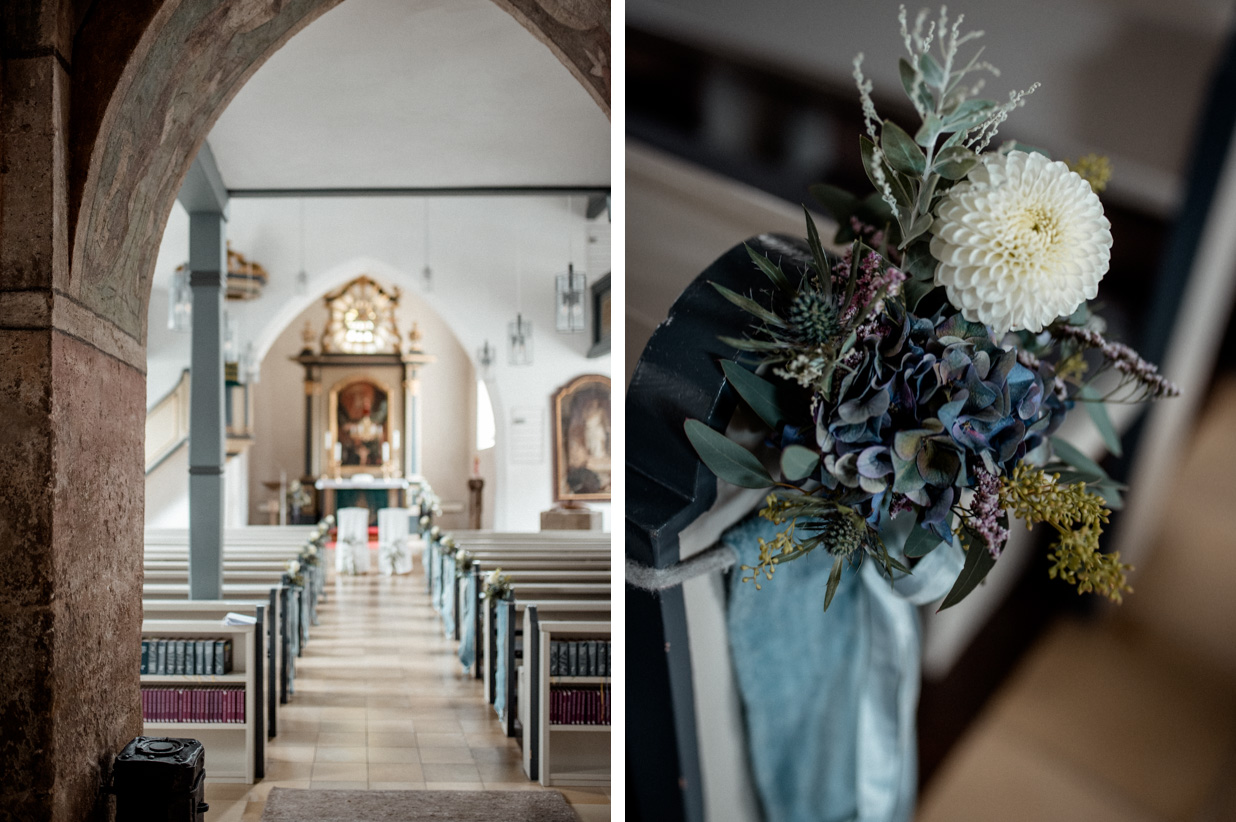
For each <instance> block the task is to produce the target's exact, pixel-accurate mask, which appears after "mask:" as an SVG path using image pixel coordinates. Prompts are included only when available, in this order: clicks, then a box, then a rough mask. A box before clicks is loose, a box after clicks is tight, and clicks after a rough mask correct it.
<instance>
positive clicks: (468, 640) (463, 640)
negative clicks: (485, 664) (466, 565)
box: [459, 571, 476, 671]
mask: <svg viewBox="0 0 1236 822" xmlns="http://www.w3.org/2000/svg"><path fill="white" fill-rule="evenodd" d="M459 618H460V619H462V620H463V623H462V624H461V625H460V626H459V627H460V631H459V664H460V665H463V667H464V670H465V671H467V670H469V669H471V668H472V665H473V663H475V662H476V574H475V573H473V572H472V571H468V572H467V574H465V575H464V592H463V604H462V606H461V607H460V609H459Z"/></svg>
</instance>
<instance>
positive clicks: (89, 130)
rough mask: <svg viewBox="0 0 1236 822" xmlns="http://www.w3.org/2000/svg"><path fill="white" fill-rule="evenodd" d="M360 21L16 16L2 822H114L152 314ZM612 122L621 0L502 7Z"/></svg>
mask: <svg viewBox="0 0 1236 822" xmlns="http://www.w3.org/2000/svg"><path fill="white" fill-rule="evenodd" d="M337 2H339V0H123V2H122V1H121V0H11V2H6V3H4V4H0V45H2V46H3V49H2V51H0V54H2V63H0V69H2V71H0V407H3V409H4V411H3V412H2V413H0V567H3V569H4V571H3V573H0V645H2V646H3V647H4V648H5V649H6V651H7V652H8V653H7V656H8V659H7V660H6V664H5V665H4V666H3V667H0V773H3V774H4V779H3V780H2V781H0V820H4V819H21V820H26V819H49V820H66V821H67V820H82V819H107V818H108V817H109V814H110V810H109V808H110V802H109V801H108V799H107V795H106V793H105V790H104V786H105V785H106V784H107V780H108V778H109V772H110V764H111V760H112V757H113V756H114V755H115V753H116V752H118V751H119V749H120V748H121V746H122V745H123V744H124V742H126V741H127V740H128V739H129V738H131V737H132V736H134V735H136V734H137V733H139V732H140V730H141V715H140V709H139V705H140V701H139V697H138V678H137V674H136V672H137V670H138V664H139V661H138V655H139V653H140V643H139V639H140V630H141V579H142V564H141V554H142V546H141V540H142V536H141V535H142V507H143V487H144V483H143V479H144V472H143V464H142V462H143V461H142V431H143V419H144V417H145V402H144V398H145V390H144V388H145V376H144V371H145V337H146V328H145V323H146V305H147V301H148V300H149V292H150V276H151V271H152V269H153V266H154V261H155V256H156V253H157V249H158V245H159V239H160V237H161V235H162V232H163V227H164V223H165V221H166V218H167V215H168V213H169V211H170V210H171V205H172V201H173V199H174V197H175V196H176V192H177V189H178V188H179V186H180V183H181V180H182V179H183V177H184V175H185V173H186V172H187V170H188V168H189V165H190V163H191V162H192V159H193V157H194V155H195V154H196V152H197V150H198V147H199V146H200V145H201V143H202V141H203V140H204V139H205V136H206V134H207V132H208V131H209V129H210V126H211V125H212V124H213V122H214V120H215V118H216V117H217V115H218V114H219V113H220V112H221V111H222V109H223V108H224V107H225V106H226V105H227V103H228V101H229V100H230V99H231V97H232V96H233V95H234V94H235V93H236V91H237V90H238V89H239V88H240V87H241V86H242V85H243V84H244V82H245V80H246V79H248V77H249V76H250V75H251V74H252V73H253V72H254V71H255V70H256V69H257V67H258V66H259V65H261V63H262V62H263V61H264V60H265V59H266V57H268V56H269V55H270V54H271V53H273V52H274V51H275V50H277V49H278V48H279V47H280V46H281V45H282V44H283V43H284V42H286V41H287V40H288V39H289V38H290V37H292V36H293V35H294V34H295V33H296V32H297V31H298V30H300V29H301V28H303V27H304V26H305V25H307V24H308V23H309V22H310V21H312V20H313V19H315V18H316V17H317V16H319V15H321V14H322V13H323V12H325V11H326V10H327V9H329V8H331V7H332V6H333V5H335V4H336V3H337ZM495 2H497V3H498V4H499V5H500V6H501V7H502V8H504V9H505V10H507V11H508V12H509V13H511V14H512V15H513V16H514V17H515V18H516V19H517V20H519V22H520V23H521V24H523V25H524V26H525V27H526V28H527V29H528V30H529V31H530V32H531V33H532V34H533V35H534V36H536V37H537V39H539V40H540V41H541V42H543V43H544V44H546V46H547V47H549V48H550V49H551V51H553V52H554V54H555V55H556V56H557V57H558V58H559V59H560V60H561V61H562V62H563V63H564V64H565V65H566V67H567V68H568V69H569V70H570V71H571V72H572V74H573V75H574V76H575V77H576V78H577V79H578V80H579V81H580V82H581V84H582V85H583V86H584V87H585V88H586V89H587V90H588V92H589V94H591V95H592V97H593V98H594V100H596V101H597V103H598V105H600V106H601V108H602V109H604V110H605V111H606V113H607V114H608V111H609V103H608V100H609V25H610V21H609V10H608V4H607V3H605V2H603V0H495Z"/></svg>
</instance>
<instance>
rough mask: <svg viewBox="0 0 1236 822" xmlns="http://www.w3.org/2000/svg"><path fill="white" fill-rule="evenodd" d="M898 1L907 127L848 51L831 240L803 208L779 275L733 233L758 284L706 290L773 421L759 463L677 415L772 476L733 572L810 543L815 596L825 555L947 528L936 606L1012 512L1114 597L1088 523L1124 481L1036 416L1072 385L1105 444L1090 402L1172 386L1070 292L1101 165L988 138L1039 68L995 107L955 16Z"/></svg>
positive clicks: (872, 553)
mask: <svg viewBox="0 0 1236 822" xmlns="http://www.w3.org/2000/svg"><path fill="white" fill-rule="evenodd" d="M901 20H902V34H903V38H904V40H905V43H906V48H907V51H908V52H909V59H907V58H902V59H901V61H900V69H901V78H902V82H903V85H904V88H905V91H906V93H907V94H908V96H909V97H910V100H911V102H912V103H913V105H914V107H915V109H916V111H917V112H918V114H919V115H920V117H921V123H920V124H919V126H918V127H917V128H916V129H915V131H914V134H913V135H911V134H910V132H908V131H906V130H905V129H903V128H901V127H900V126H898V125H897V124H896V123H893V122H892V121H889V120H885V121H881V120H880V119H879V118H878V116H877V114H876V111H875V106H874V104H873V102H872V100H871V96H870V92H871V89H872V85H871V83H870V82H869V81H867V80H866V79H865V78H864V76H863V74H862V68H861V66H862V55H859V57H858V58H857V59H856V60H855V69H854V74H855V78H856V81H857V83H858V88H859V92H860V96H861V98H862V103H863V112H864V118H865V122H866V128H867V133H866V135H864V136H861V137H860V140H859V142H860V151H861V155H862V160H863V165H864V167H865V168H866V171H867V174H868V177H869V179H870V181H871V183H872V185H873V187H874V188H875V192H874V193H873V194H869V195H867V196H865V197H862V198H860V197H857V196H854V195H852V194H850V193H848V192H845V191H842V190H840V189H838V188H835V187H832V186H825V185H818V186H813V187H812V192H813V194H814V195H815V196H816V198H817V199H818V200H819V201H820V203H821V204H822V205H823V207H824V208H825V210H826V211H828V212H829V213H830V214H831V215H832V216H833V217H834V218H835V219H836V220H837V222H838V224H839V226H840V228H839V229H838V232H837V234H836V237H835V238H834V240H835V242H836V243H837V244H838V245H840V244H847V246H846V248H845V250H844V252H843V253H842V254H841V256H840V257H836V256H832V255H830V254H828V253H826V252H825V250H824V248H823V245H822V243H821V240H820V236H819V234H818V231H817V230H816V227H815V224H814V222H813V221H812V219H811V215H810V214H809V213H808V214H807V243H808V246H809V248H810V256H811V262H810V264H809V265H808V266H807V267H806V270H805V271H801V272H796V273H797V274H799V275H800V276H792V275H791V273H789V272H787V271H785V270H784V269H783V267H782V264H781V263H779V262H776V261H773V260H771V259H769V258H768V257H766V256H764V255H762V254H760V253H758V252H756V251H754V250H752V249H748V251H749V253H750V256H751V259H752V263H753V269H754V270H757V271H759V272H761V273H762V275H763V276H764V277H765V278H767V281H768V282H769V283H771V287H770V288H765V289H763V290H759V289H755V288H753V294H752V296H745V295H741V294H738V293H735V292H733V291H731V290H729V289H726V288H725V287H723V286H720V285H717V286H716V287H717V289H718V290H719V291H720V292H721V293H722V295H723V296H725V298H726V299H728V300H730V301H731V302H733V303H735V304H736V305H738V306H739V307H741V308H743V309H744V310H746V311H747V312H748V313H750V314H751V315H752V317H753V318H754V319H755V321H754V322H753V324H752V326H751V328H749V329H747V334H746V335H745V336H742V337H737V338H735V337H726V338H723V339H724V340H725V341H726V342H727V343H729V344H730V345H732V346H733V347H734V348H737V349H739V350H740V351H744V352H748V353H749V355H750V358H749V359H748V364H749V365H751V366H755V367H759V366H765V367H766V370H765V372H764V373H763V375H762V376H757V375H756V374H755V373H753V372H752V371H751V370H749V369H748V368H746V367H744V365H742V364H739V363H737V362H729V361H727V362H724V363H722V366H723V368H724V371H725V375H726V378H727V380H728V382H729V384H730V385H731V386H732V387H733V388H734V389H735V391H736V392H737V393H738V394H739V396H740V397H742V399H743V400H744V402H745V403H746V404H747V405H748V406H749V407H750V408H751V410H752V411H754V412H755V414H756V415H757V416H758V417H759V418H760V419H761V420H762V421H763V422H764V423H765V424H767V426H768V428H769V429H770V433H769V438H768V442H769V443H770V444H771V445H773V446H774V447H775V448H777V449H779V450H780V458H779V463H780V478H779V479H778V478H774V476H773V475H772V474H771V473H770V472H769V471H767V470H766V469H765V468H764V466H763V464H762V463H761V462H760V461H759V459H757V458H756V456H755V455H753V454H752V453H750V452H749V451H747V450H746V449H744V448H743V447H742V446H740V445H738V444H737V443H735V442H733V441H731V440H729V439H727V438H726V437H725V436H723V435H722V434H719V433H718V432H716V431H714V430H712V429H710V428H708V427H707V426H706V425H704V424H703V423H701V422H699V421H696V420H688V421H687V423H686V432H687V436H688V437H689V438H690V440H691V442H692V444H693V446H694V447H695V449H696V451H697V452H698V454H699V455H700V458H701V459H702V460H703V461H704V463H705V464H706V465H707V466H708V467H709V468H710V469H711V470H712V471H713V472H714V473H715V474H717V476H719V477H721V478H722V479H724V480H726V481H728V482H731V483H733V484H735V485H740V486H744V487H751V488H764V487H767V488H775V491H774V492H773V493H772V494H770V495H769V497H768V500H767V504H766V506H765V507H764V508H763V510H762V511H761V512H760V513H761V515H762V516H763V517H765V518H766V519H767V520H769V521H770V522H772V523H774V524H776V525H778V526H785V527H784V529H783V530H781V531H780V533H779V534H778V535H777V536H776V538H775V539H773V540H768V541H762V542H761V550H760V555H759V561H758V562H757V563H756V564H755V565H753V566H746V567H745V568H744V570H745V571H746V579H747V580H749V581H752V582H755V583H756V585H757V587H759V585H760V582H761V581H764V582H767V581H769V580H771V579H772V576H773V571H774V570H775V568H776V567H777V566H778V565H780V564H782V563H785V562H788V561H791V560H794V559H798V558H800V557H802V556H805V555H807V554H809V553H811V552H812V551H814V550H816V549H817V548H822V549H823V550H825V551H827V552H828V553H830V554H831V555H832V556H833V557H834V562H833V566H832V574H831V576H830V579H829V583H828V587H827V590H826V592H825V595H824V605H825V608H827V607H828V603H829V602H830V601H831V599H832V596H833V594H834V593H835V591H836V589H837V585H838V583H839V581H840V579H841V574H842V572H843V568H844V567H845V566H847V565H857V564H858V563H860V562H861V561H862V559H863V558H864V557H870V558H872V559H873V560H874V561H876V562H877V563H879V564H880V566H881V567H882V568H883V569H884V571H885V573H886V574H888V575H889V576H890V577H891V576H892V575H893V574H894V573H895V572H897V573H911V572H912V568H911V567H910V565H911V564H912V563H913V561H914V560H916V559H918V558H920V557H923V556H925V555H926V554H927V553H929V552H931V551H932V550H934V549H935V548H936V547H937V546H939V545H941V544H947V543H950V542H958V543H959V544H960V545H961V547H962V548H963V549H964V551H965V565H964V568H963V569H962V571H961V573H960V575H959V576H958V578H957V581H956V584H955V585H954V586H953V588H952V589H951V590H950V591H949V593H948V595H947V596H946V597H945V599H944V602H943V604H942V607H945V608H947V607H949V606H952V605H955V604H956V603H958V602H960V601H961V600H962V599H963V598H964V597H965V596H966V595H967V594H968V593H970V592H971V591H972V590H973V589H974V588H975V587H976V586H977V585H978V584H979V583H980V582H981V581H982V580H983V578H984V577H985V576H986V574H987V572H988V571H989V570H990V569H991V568H992V566H993V565H994V564H995V562H996V560H997V559H998V558H999V556H1000V552H1001V550H1002V548H1003V546H1004V543H1005V541H1006V539H1007V537H1008V527H1009V526H1008V521H1009V517H1010V516H1013V517H1015V518H1018V519H1021V520H1023V521H1024V522H1025V523H1026V524H1027V525H1028V526H1030V525H1033V524H1036V523H1047V524H1048V525H1049V526H1050V527H1052V528H1053V529H1054V530H1056V531H1057V537H1058V538H1057V539H1056V541H1055V542H1054V544H1053V545H1052V548H1051V552H1050V554H1049V555H1048V558H1049V561H1050V562H1051V566H1050V568H1049V573H1050V575H1051V576H1052V577H1053V578H1055V577H1057V576H1058V577H1060V578H1062V579H1064V580H1065V581H1067V582H1069V583H1071V584H1074V585H1076V586H1077V588H1078V591H1079V592H1088V591H1094V592H1096V593H1100V594H1103V595H1104V596H1107V597H1109V598H1111V599H1113V600H1115V601H1120V599H1121V596H1122V594H1123V593H1127V592H1128V591H1129V590H1130V588H1129V585H1128V581H1127V572H1128V570H1129V567H1128V566H1126V565H1124V564H1123V563H1121V561H1120V558H1119V556H1118V555H1116V554H1105V553H1103V552H1102V551H1100V549H1099V537H1100V535H1101V533H1102V529H1103V525H1104V524H1106V523H1107V520H1108V515H1109V513H1110V510H1111V509H1114V508H1119V507H1120V505H1121V496H1120V491H1121V487H1120V486H1119V485H1118V484H1117V483H1116V482H1114V481H1113V480H1112V479H1111V478H1110V477H1109V476H1108V475H1107V474H1106V473H1105V472H1104V470H1103V469H1102V468H1101V467H1100V466H1099V465H1098V464H1097V463H1096V462H1094V461H1093V460H1091V459H1090V458H1089V457H1087V456H1086V455H1084V454H1083V453H1082V452H1081V451H1079V450H1078V449H1077V448H1075V447H1074V446H1072V445H1070V444H1069V443H1068V442H1067V441H1065V440H1063V439H1061V438H1059V437H1057V436H1054V435H1055V433H1056V431H1057V430H1058V429H1059V427H1060V425H1061V423H1062V422H1063V421H1064V419H1065V417H1066V415H1067V414H1068V413H1069V412H1070V411H1071V410H1073V409H1075V408H1076V406H1077V405H1079V404H1080V405H1082V406H1083V407H1085V409H1086V411H1087V413H1088V414H1089V416H1090V418H1091V419H1092V420H1093V423H1094V424H1095V426H1097V428H1098V430H1099V432H1100V433H1101V434H1102V436H1103V440H1104V442H1105V444H1106V446H1107V448H1108V450H1110V451H1111V452H1112V453H1113V454H1116V455H1119V454H1120V453H1121V449H1120V442H1119V438H1118V435H1117V433H1116V429H1115V426H1114V425H1113V424H1112V422H1111V419H1110V416H1109V414H1108V412H1107V410H1106V403H1110V402H1137V401H1142V400H1149V399H1155V398H1160V397H1170V396H1175V395H1176V394H1177V393H1178V391H1177V389H1176V388H1175V386H1174V385H1173V384H1172V383H1171V382H1170V381H1168V380H1167V379H1165V378H1164V377H1163V376H1161V375H1160V374H1159V373H1158V371H1157V369H1156V368H1155V366H1154V365H1152V364H1150V363H1147V362H1146V361H1145V360H1143V359H1142V358H1141V357H1139V356H1138V355H1137V354H1136V353H1135V352H1134V351H1133V350H1132V349H1130V348H1129V347H1128V346H1125V345H1123V344H1121V343H1118V342H1113V341H1110V340H1108V339H1107V338H1106V337H1105V336H1104V333H1103V332H1104V329H1105V325H1104V323H1103V321H1102V319H1101V318H1100V317H1099V316H1098V314H1097V313H1095V312H1093V311H1092V310H1091V309H1090V308H1089V306H1088V303H1087V301H1088V300H1091V299H1093V298H1094V297H1095V296H1096V294H1097V293H1098V286H1099V281H1100V280H1101V279H1102V277H1103V275H1104V274H1105V273H1106V272H1107V269H1108V263H1109V260H1110V256H1111V246H1112V236H1111V232H1110V225H1109V223H1108V220H1107V218H1106V217H1104V215H1103V207H1102V204H1101V202H1100V200H1099V196H1098V195H1099V192H1101V191H1102V190H1103V188H1104V186H1105V184H1106V182H1107V178H1108V176H1110V169H1109V167H1108V165H1107V163H1106V161H1105V160H1102V159H1101V158H1094V157H1090V158H1086V159H1085V160H1084V161H1082V162H1079V163H1075V164H1073V165H1072V166H1070V165H1068V164H1066V163H1063V162H1059V161H1053V160H1051V159H1050V158H1049V157H1048V156H1047V155H1046V153H1045V152H1043V151H1042V150H1040V149H1036V148H1029V147H1026V146H1022V145H1020V144H1018V143H1012V142H1010V143H1005V144H1003V145H1001V146H1000V147H999V148H997V149H995V150H988V148H989V145H990V143H991V141H992V138H993V137H994V135H995V133H996V130H997V128H998V127H999V126H1000V124H1002V123H1003V122H1004V120H1005V118H1007V117H1008V115H1009V114H1010V113H1011V112H1012V111H1013V110H1014V109H1016V108H1018V107H1020V106H1022V105H1023V103H1024V98H1025V96H1026V95H1027V94H1029V93H1030V92H1032V91H1034V90H1035V88H1037V86H1031V88H1030V89H1029V90H1028V91H1026V92H1014V93H1011V94H1010V95H1009V99H1008V100H1007V101H1006V102H1004V103H996V102H994V101H991V100H983V99H978V98H977V97H976V96H975V95H976V94H977V92H978V91H979V90H980V89H981V88H982V81H981V79H978V78H977V77H976V76H975V75H978V74H981V73H984V72H988V73H990V72H993V71H994V70H993V69H992V68H991V67H990V66H989V65H988V64H987V63H984V62H981V61H980V60H979V59H978V56H977V55H975V56H974V57H973V58H971V59H969V60H963V59H961V58H960V54H959V51H958V50H959V48H960V47H961V46H962V45H964V44H965V43H967V42H968V41H970V40H972V39H974V38H976V37H978V36H980V34H981V33H977V32H976V33H969V34H962V33H961V31H960V28H959V24H960V22H961V18H960V17H959V18H958V19H957V21H955V22H954V24H953V26H952V28H949V27H948V26H947V18H946V17H945V16H944V14H943V13H942V14H941V19H940V22H939V25H938V26H936V25H934V24H926V25H925V23H926V16H925V14H920V16H919V18H918V20H917V23H916V25H915V27H914V29H913V30H912V31H911V30H909V29H908V27H907V22H906V19H905V10H904V8H903V9H902V16H901ZM933 34H938V43H939V45H940V52H941V56H940V58H939V59H937V58H936V57H935V56H933V54H932V43H933ZM897 514H905V515H907V516H912V517H913V518H914V520H915V525H914V527H913V528H912V530H911V531H910V533H909V536H908V538H907V539H906V542H905V546H904V554H903V555H902V556H900V557H898V556H894V555H893V554H892V553H890V552H889V551H888V550H887V549H886V547H885V545H884V543H883V541H882V540H881V536H880V523H881V522H882V521H884V520H887V519H888V518H889V517H891V516H894V515H897Z"/></svg>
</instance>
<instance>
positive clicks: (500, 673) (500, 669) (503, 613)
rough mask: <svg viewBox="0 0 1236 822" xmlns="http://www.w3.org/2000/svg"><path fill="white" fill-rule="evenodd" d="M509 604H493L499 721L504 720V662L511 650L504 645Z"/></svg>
mask: <svg viewBox="0 0 1236 822" xmlns="http://www.w3.org/2000/svg"><path fill="white" fill-rule="evenodd" d="M510 608H511V603H509V602H507V601H506V600H499V601H497V602H495V603H494V630H495V631H497V634H498V641H497V643H496V645H497V646H498V647H497V648H496V649H495V652H494V661H495V662H496V663H497V664H496V665H495V666H494V667H495V669H496V670H495V672H494V710H495V711H497V712H498V717H499V718H500V719H505V718H506V660H507V655H508V654H510V653H511V649H510V648H508V647H507V644H506V621H507V620H508V619H509V618H510Z"/></svg>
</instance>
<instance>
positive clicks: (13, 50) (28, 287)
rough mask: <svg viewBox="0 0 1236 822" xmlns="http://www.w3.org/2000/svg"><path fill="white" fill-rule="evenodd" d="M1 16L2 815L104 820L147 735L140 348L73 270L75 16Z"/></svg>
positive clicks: (10, 10)
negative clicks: (114, 777)
mask: <svg viewBox="0 0 1236 822" xmlns="http://www.w3.org/2000/svg"><path fill="white" fill-rule="evenodd" d="M2 5H3V8H2V10H0V39H3V40H4V41H5V48H4V51H3V55H2V56H0V157H3V163H2V164H0V408H2V409H3V411H2V412H0V568H2V569H3V571H0V648H3V649H4V664H3V665H0V820H10V819H12V820H27V819H38V820H52V822H81V820H106V819H108V818H109V816H110V813H111V811H110V809H111V802H110V799H109V798H108V795H107V793H106V790H105V785H106V784H107V782H108V780H109V779H110V776H111V763H112V760H113V758H114V757H115V755H116V754H117V753H119V752H120V750H121V748H122V747H123V746H124V744H125V743H126V742H128V740H129V739H131V738H132V737H134V736H136V735H138V734H140V733H141V730H142V718H141V699H140V694H139V685H138V675H137V672H138V666H139V665H140V656H141V615H142V607H141V594H142V592H141V585H142V545H141V534H142V502H143V500H142V497H143V487H144V485H143V483H144V470H143V465H142V459H143V458H142V453H143V449H142V442H143V437H144V421H145V411H146V409H145V396H146V388H145V377H144V373H145V352H144V349H143V346H142V341H141V340H140V339H136V338H135V337H134V336H133V335H131V334H129V333H127V332H126V331H124V330H123V329H121V328H120V327H118V326H117V325H116V323H114V322H113V321H112V320H111V319H110V318H109V317H108V316H107V315H106V314H105V313H103V312H101V311H100V310H99V309H97V308H95V307H92V306H90V305H88V304H87V302H86V301H84V300H83V299H82V298H81V295H80V284H79V282H78V280H77V278H75V277H71V276H70V271H69V220H68V194H67V187H68V185H67V174H68V172H67V168H66V165H67V157H68V153H69V152H68V133H69V120H70V118H69V99H70V95H69V68H68V66H69V61H68V57H70V56H71V55H72V45H71V27H72V20H73V18H72V16H71V15H68V14H66V15H59V14H57V13H56V10H55V8H53V7H51V6H50V5H48V4H41V3H37V2H23V0H13V2H6V3H4V4H2Z"/></svg>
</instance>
